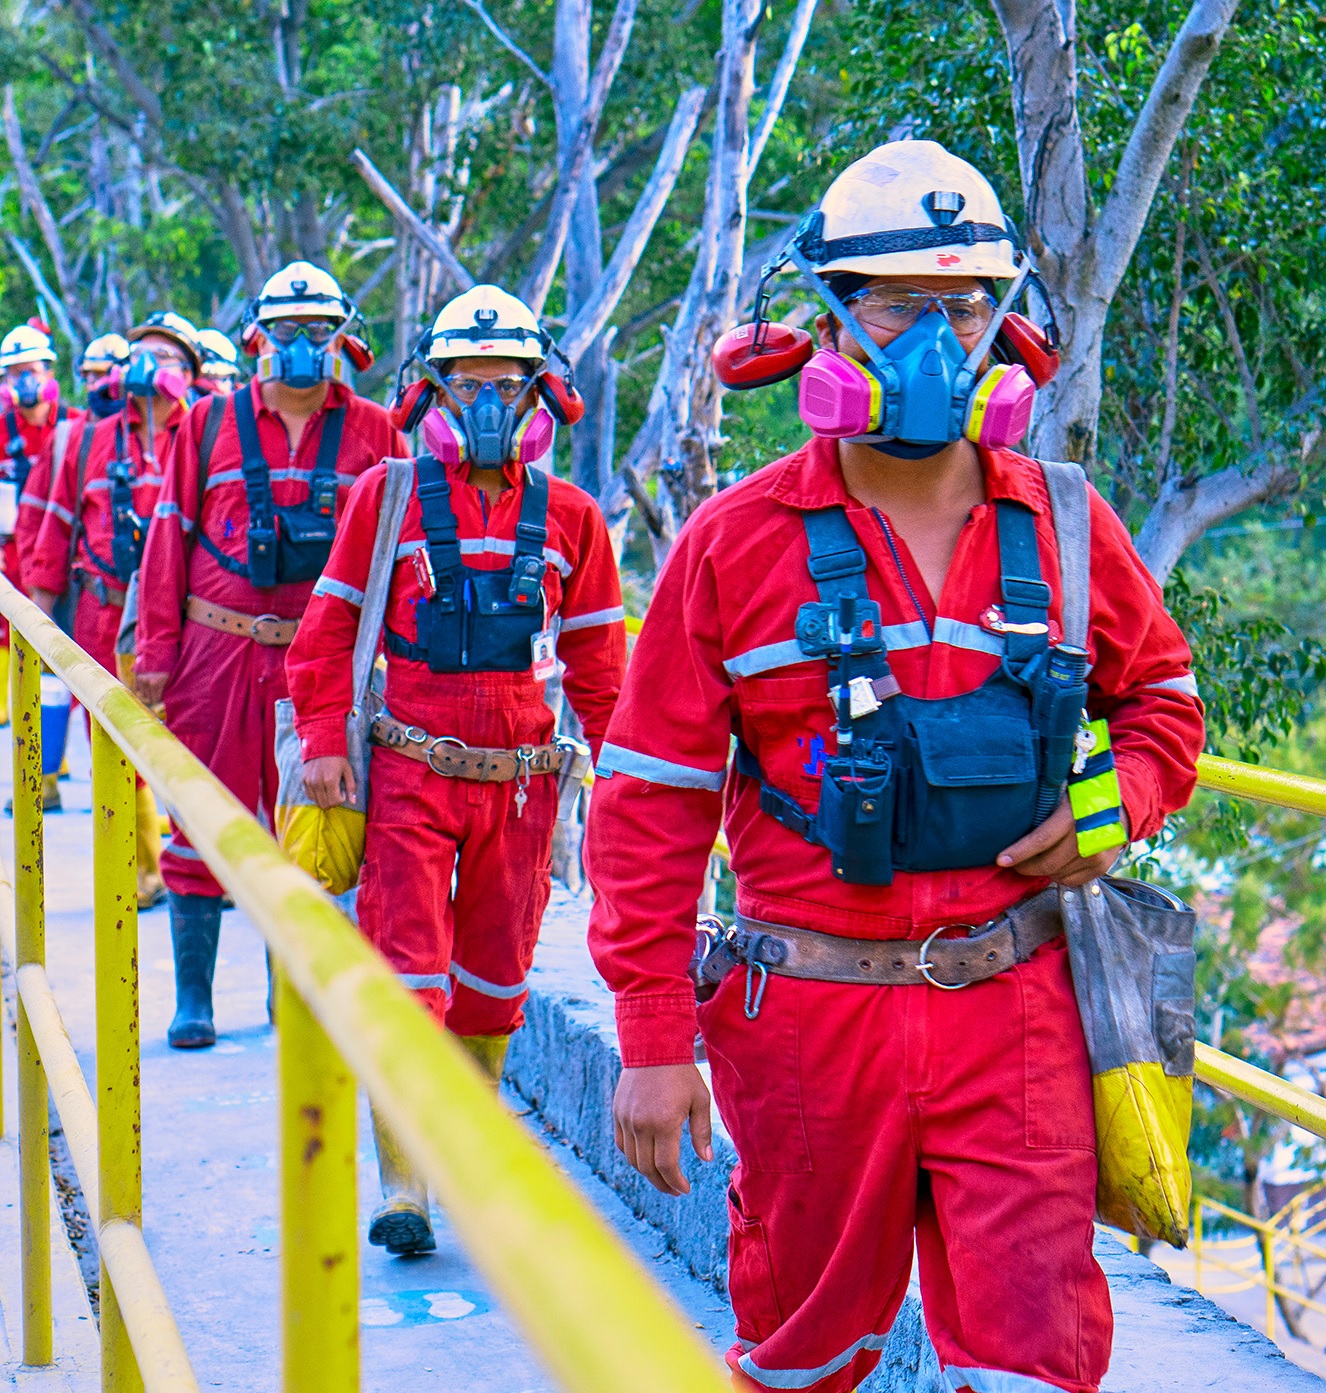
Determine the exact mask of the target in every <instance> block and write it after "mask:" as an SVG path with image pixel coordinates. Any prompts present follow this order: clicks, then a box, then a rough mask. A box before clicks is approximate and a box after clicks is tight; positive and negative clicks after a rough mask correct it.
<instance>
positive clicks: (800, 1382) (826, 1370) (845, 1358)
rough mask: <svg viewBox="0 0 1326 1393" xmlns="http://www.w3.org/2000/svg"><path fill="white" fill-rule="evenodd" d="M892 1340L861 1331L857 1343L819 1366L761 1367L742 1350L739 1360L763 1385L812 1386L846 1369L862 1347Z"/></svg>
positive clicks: (748, 1373) (746, 1372)
mask: <svg viewBox="0 0 1326 1393" xmlns="http://www.w3.org/2000/svg"><path fill="white" fill-rule="evenodd" d="M888 1342H889V1337H888V1336H887V1335H862V1337H861V1338H860V1339H859V1340H857V1341H856V1343H855V1344H851V1345H848V1347H847V1348H846V1349H845V1350H843V1352H842V1353H841V1354H838V1355H835V1356H834V1357H833V1358H832V1359H830V1360H829V1362H828V1363H827V1364H821V1365H820V1366H819V1368H818V1369H762V1368H760V1366H759V1365H758V1364H757V1363H756V1362H755V1360H754V1358H753V1357H752V1356H751V1355H749V1354H743V1355H742V1356H741V1358H740V1359H739V1360H738V1361H737V1362H738V1363H739V1364H740V1365H741V1370H742V1372H743V1373H744V1374H746V1375H748V1376H749V1377H750V1378H753V1379H754V1380H755V1382H756V1383H758V1384H759V1385H760V1387H761V1388H810V1387H811V1386H812V1385H814V1384H817V1383H818V1382H819V1381H820V1380H821V1379H823V1378H828V1377H829V1375H830V1374H836V1373H837V1372H838V1370H839V1369H845V1368H846V1367H847V1366H848V1365H849V1364H850V1363H851V1362H852V1360H853V1359H855V1358H856V1356H857V1355H858V1354H860V1353H861V1351H862V1350H865V1349H883V1348H884V1346H885V1345H886V1344H888Z"/></svg>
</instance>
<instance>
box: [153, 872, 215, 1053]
mask: <svg viewBox="0 0 1326 1393" xmlns="http://www.w3.org/2000/svg"><path fill="white" fill-rule="evenodd" d="M220 937H221V901H220V900H219V899H217V897H216V896H215V895H177V894H176V893H175V892H174V891H173V890H172V891H171V892H170V941H171V943H172V944H173V945H174V949H175V1019H174V1020H173V1021H171V1023H170V1029H169V1030H168V1031H167V1032H166V1040H167V1042H168V1043H169V1044H170V1045H171V1047H172V1048H174V1049H177V1050H200V1049H206V1048H207V1047H208V1046H209V1045H215V1044H216V1027H215V1026H214V1025H213V1024H212V974H213V972H215V971H216V945H217V941H218V940H219V939H220Z"/></svg>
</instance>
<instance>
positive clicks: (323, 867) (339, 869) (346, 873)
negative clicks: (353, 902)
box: [276, 804, 365, 895]
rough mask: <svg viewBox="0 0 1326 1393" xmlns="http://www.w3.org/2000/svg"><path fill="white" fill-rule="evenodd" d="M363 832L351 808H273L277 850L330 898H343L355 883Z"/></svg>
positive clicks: (358, 815) (358, 816)
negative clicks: (329, 895)
mask: <svg viewBox="0 0 1326 1393" xmlns="http://www.w3.org/2000/svg"><path fill="white" fill-rule="evenodd" d="M364 829H365V817H364V814H363V813H361V812H356V811H355V809H353V808H317V807H309V806H300V807H283V806H281V805H279V804H278V805H277V809H276V839H277V841H279V842H280V843H281V849H282V850H283V851H284V852H285V854H286V855H287V856H288V857H289V858H290V859H291V860H292V861H293V862H294V863H295V865H297V866H298V867H299V868H300V870H302V871H307V872H308V874H309V875H311V876H312V877H313V879H314V880H316V881H317V882H318V883H319V884H320V885H321V886H323V887H324V889H326V890H327V891H328V892H329V893H330V894H333V895H343V894H345V892H346V891H347V890H350V889H352V888H353V887H354V886H355V885H357V884H358V883H359V868H360V866H362V865H363V864H364Z"/></svg>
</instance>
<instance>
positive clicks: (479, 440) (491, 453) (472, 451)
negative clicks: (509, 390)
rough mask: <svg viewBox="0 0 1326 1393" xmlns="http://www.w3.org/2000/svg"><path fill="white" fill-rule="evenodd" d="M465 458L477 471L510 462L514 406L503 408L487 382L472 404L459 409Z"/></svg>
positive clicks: (498, 396) (499, 398)
mask: <svg viewBox="0 0 1326 1393" xmlns="http://www.w3.org/2000/svg"><path fill="white" fill-rule="evenodd" d="M460 427H461V430H462V431H463V432H464V433H465V455H466V458H467V459H468V460H469V461H470V463H471V464H475V465H477V466H478V467H479V468H480V469H498V468H500V467H501V466H502V465H503V464H505V463H506V461H507V460H508V459H509V458H510V455H511V439H512V437H513V436H514V435H515V432H516V408H515V404H514V403H512V404H511V405H509V406H508V405H507V403H506V402H504V401H503V400H502V398H501V396H500V394H499V393H498V390H497V388H496V387H494V386H493V384H492V383H491V382H485V383H484V385H483V387H482V388H481V389H480V391H479V395H478V396H477V397H475V399H474V401H473V402H472V403H471V404H470V405H468V406H465V407H463V408H462V409H461V413H460Z"/></svg>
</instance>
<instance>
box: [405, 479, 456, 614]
mask: <svg viewBox="0 0 1326 1393" xmlns="http://www.w3.org/2000/svg"><path fill="white" fill-rule="evenodd" d="M415 477H416V478H417V479H418V481H419V482H418V484H417V486H416V489H415V492H416V493H417V494H418V495H419V511H420V513H421V514H422V515H423V528H424V537H425V538H426V539H427V541H426V545H427V547H428V560H429V564H430V565H431V566H432V567H433V575H434V576H435V577H436V579H437V588H438V593H439V594H441V593H442V592H443V588H444V581H443V577H444V576H446V577H447V582H446V584H447V586H448V588H451V589H454V587H455V585H456V573H457V572H458V571H459V570H460V569H461V567H462V566H463V565H464V562H462V561H461V559H460V540H459V538H458V536H457V528H458V527H459V523H458V522H457V521H456V514H455V512H454V510H453V509H452V507H451V482H450V480H449V479H448V478H447V475H446V471H445V470H444V469H443V468H442V466H441V465H440V464H439V463H438V462H437V460H436V459H434V458H433V456H432V455H420V456H419V458H418V459H417V460H416V461H415Z"/></svg>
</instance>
